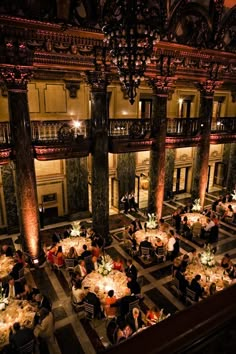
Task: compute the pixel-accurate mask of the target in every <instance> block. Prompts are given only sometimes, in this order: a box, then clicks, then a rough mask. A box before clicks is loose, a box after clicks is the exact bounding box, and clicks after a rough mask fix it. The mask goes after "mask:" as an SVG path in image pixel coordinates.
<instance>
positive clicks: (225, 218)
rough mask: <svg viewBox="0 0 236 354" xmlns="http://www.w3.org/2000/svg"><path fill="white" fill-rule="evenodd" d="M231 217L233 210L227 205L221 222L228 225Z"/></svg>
mask: <svg viewBox="0 0 236 354" xmlns="http://www.w3.org/2000/svg"><path fill="white" fill-rule="evenodd" d="M233 216H234V210H233V208H232V205H228V208H227V210H226V211H225V213H224V215H223V216H222V218H221V220H223V221H226V222H229V223H230V222H232V220H233Z"/></svg>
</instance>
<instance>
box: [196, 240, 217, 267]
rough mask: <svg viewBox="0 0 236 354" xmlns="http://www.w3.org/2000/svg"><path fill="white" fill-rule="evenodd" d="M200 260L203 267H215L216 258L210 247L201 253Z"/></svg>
mask: <svg viewBox="0 0 236 354" xmlns="http://www.w3.org/2000/svg"><path fill="white" fill-rule="evenodd" d="M200 260H201V263H202V264H203V265H205V266H207V267H214V265H215V263H216V262H215V256H214V252H213V251H212V249H211V247H210V245H207V246H206V249H205V251H204V252H202V253H201V257H200Z"/></svg>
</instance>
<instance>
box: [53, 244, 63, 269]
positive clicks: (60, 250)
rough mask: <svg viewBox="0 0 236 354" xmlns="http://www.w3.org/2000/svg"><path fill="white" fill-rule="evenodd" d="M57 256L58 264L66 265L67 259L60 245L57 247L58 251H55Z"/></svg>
mask: <svg viewBox="0 0 236 354" xmlns="http://www.w3.org/2000/svg"><path fill="white" fill-rule="evenodd" d="M55 256H56V257H57V260H56V262H57V265H59V266H62V265H64V263H65V260H64V254H63V252H62V246H59V247H58V249H57V251H56V253H55Z"/></svg>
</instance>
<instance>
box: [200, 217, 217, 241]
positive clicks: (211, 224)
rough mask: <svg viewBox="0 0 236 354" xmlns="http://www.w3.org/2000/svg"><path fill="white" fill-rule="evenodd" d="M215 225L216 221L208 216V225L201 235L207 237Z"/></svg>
mask: <svg viewBox="0 0 236 354" xmlns="http://www.w3.org/2000/svg"><path fill="white" fill-rule="evenodd" d="M214 226H215V223H214V221H213V220H212V219H210V218H208V219H207V224H206V226H205V227H204V228H203V229H202V234H201V237H202V238H206V237H207V236H208V235H209V234H210V231H211V229H212V227H214Z"/></svg>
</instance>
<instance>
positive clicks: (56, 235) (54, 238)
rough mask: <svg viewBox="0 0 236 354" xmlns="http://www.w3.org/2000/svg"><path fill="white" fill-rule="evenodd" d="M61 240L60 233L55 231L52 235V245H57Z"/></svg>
mask: <svg viewBox="0 0 236 354" xmlns="http://www.w3.org/2000/svg"><path fill="white" fill-rule="evenodd" d="M62 239H63V237H62V236H61V234H60V232H57V231H55V232H54V233H53V235H52V243H55V244H56V243H58V242H60V241H61V240H62Z"/></svg>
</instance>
